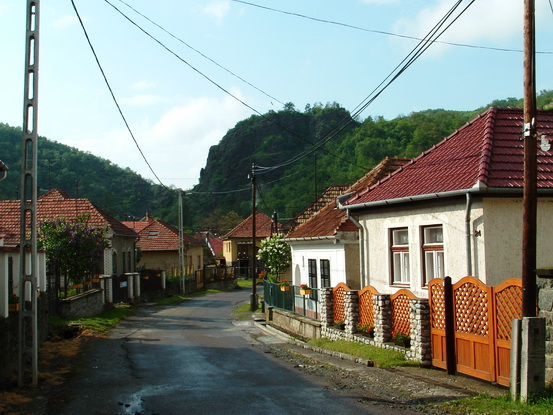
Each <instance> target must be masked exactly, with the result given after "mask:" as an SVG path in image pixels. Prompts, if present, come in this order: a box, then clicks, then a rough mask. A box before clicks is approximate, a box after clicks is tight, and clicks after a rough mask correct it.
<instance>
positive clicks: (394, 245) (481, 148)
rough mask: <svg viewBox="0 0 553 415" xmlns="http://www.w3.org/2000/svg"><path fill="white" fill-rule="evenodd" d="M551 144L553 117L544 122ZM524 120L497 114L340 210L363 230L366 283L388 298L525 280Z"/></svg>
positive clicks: (546, 202)
mask: <svg viewBox="0 0 553 415" xmlns="http://www.w3.org/2000/svg"><path fill="white" fill-rule="evenodd" d="M537 128H538V134H540V135H541V134H546V135H548V136H549V137H553V112H545V111H540V112H538V116H537ZM522 131H523V114H522V110H521V109H512V108H490V109H488V110H487V111H486V112H484V113H482V114H481V115H479V116H478V117H477V118H475V119H474V120H473V121H471V122H469V123H467V124H466V125H465V126H463V127H462V128H460V129H459V130H457V131H456V132H454V133H453V134H451V135H450V136H449V137H447V138H446V139H444V140H443V141H441V142H440V143H438V144H436V145H435V146H434V147H432V148H431V149H429V150H428V151H426V152H424V153H423V154H421V155H420V156H419V157H417V158H415V159H413V160H412V161H411V162H410V163H408V164H406V165H405V166H404V167H402V168H400V169H398V170H397V171H395V172H394V173H392V174H391V175H390V176H389V177H388V178H386V179H384V180H382V181H380V182H378V183H376V184H374V185H372V186H369V187H367V188H365V189H363V190H360V191H358V192H357V193H356V194H354V195H353V196H352V197H350V198H349V199H348V200H347V201H343V202H342V204H341V206H340V208H341V209H343V210H344V211H345V212H349V214H350V215H356V216H357V217H358V218H359V223H360V224H361V226H362V231H361V233H360V235H361V238H360V239H361V240H360V244H361V246H362V247H363V249H361V250H360V252H362V256H361V261H360V263H361V266H360V269H361V270H362V271H361V272H362V273H363V274H364V275H362V277H361V278H362V279H363V280H365V281H366V283H367V285H372V286H374V287H375V288H376V289H377V290H378V291H380V292H382V293H393V292H395V291H397V290H398V289H400V288H409V289H410V290H412V291H413V292H414V293H415V294H417V295H419V296H422V297H426V296H427V291H426V286H427V283H428V282H429V281H430V280H431V279H433V278H436V277H444V276H450V277H451V278H452V280H453V282H455V281H458V280H459V279H461V278H462V277H465V276H467V275H472V276H474V277H477V278H479V279H480V280H482V281H483V282H484V283H486V284H488V285H497V284H498V283H500V282H502V281H504V280H505V279H507V278H520V277H521V274H522V218H523V212H522V190H523V189H522V187H523V172H524V169H523V153H524V150H523V137H522ZM536 151H537V153H538V179H537V180H538V183H537V184H538V219H537V220H538V229H537V266H538V268H542V267H550V266H551V265H553V254H552V250H553V232H551V230H552V229H553V154H552V153H551V152H550V151H549V152H544V151H542V150H540V149H539V148H537V149H536Z"/></svg>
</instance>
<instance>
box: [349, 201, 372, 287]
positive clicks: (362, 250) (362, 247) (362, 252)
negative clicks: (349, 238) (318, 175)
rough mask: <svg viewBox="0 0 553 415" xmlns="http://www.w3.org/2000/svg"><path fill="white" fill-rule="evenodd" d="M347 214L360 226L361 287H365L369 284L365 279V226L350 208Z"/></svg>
mask: <svg viewBox="0 0 553 415" xmlns="http://www.w3.org/2000/svg"><path fill="white" fill-rule="evenodd" d="M346 214H347V217H348V219H349V220H350V221H351V223H353V224H354V225H355V226H357V227H358V228H359V263H360V272H361V288H363V287H365V286H366V285H367V284H366V279H365V228H363V226H362V225H361V224H360V223H359V222H358V221H357V219H355V218H354V217H353V216H351V215H350V213H349V209H346Z"/></svg>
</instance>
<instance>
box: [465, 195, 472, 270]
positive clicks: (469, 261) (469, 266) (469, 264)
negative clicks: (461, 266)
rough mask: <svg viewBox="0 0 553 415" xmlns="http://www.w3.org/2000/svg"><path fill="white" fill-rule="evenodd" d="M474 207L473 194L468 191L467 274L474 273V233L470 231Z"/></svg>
mask: <svg viewBox="0 0 553 415" xmlns="http://www.w3.org/2000/svg"><path fill="white" fill-rule="evenodd" d="M471 208H472V195H471V193H470V192H467V207H466V210H465V235H466V248H467V276H469V275H472V249H471V242H472V241H471V239H472V234H471V232H470V210H471Z"/></svg>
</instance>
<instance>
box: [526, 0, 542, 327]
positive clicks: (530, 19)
mask: <svg viewBox="0 0 553 415" xmlns="http://www.w3.org/2000/svg"><path fill="white" fill-rule="evenodd" d="M534 16H535V5H534V0H525V1H524V197H523V230H522V316H523V317H535V316H536V306H537V302H536V295H537V292H536V230H537V188H538V183H537V176H538V174H537V158H538V157H537V151H538V150H537V131H536V59H535V56H536V53H535V17H534Z"/></svg>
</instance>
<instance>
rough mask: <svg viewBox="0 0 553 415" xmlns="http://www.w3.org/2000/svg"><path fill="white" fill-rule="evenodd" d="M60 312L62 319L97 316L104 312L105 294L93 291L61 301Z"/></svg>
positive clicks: (100, 291) (97, 290) (96, 290)
mask: <svg viewBox="0 0 553 415" xmlns="http://www.w3.org/2000/svg"><path fill="white" fill-rule="evenodd" d="M58 311H59V314H60V316H62V317H71V318H73V317H84V316H95V315H98V314H100V313H101V312H102V311H104V293H103V291H102V290H99V289H93V290H88V291H85V292H84V293H82V294H78V295H75V296H73V297H69V298H66V299H64V300H60V301H59V304H58Z"/></svg>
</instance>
